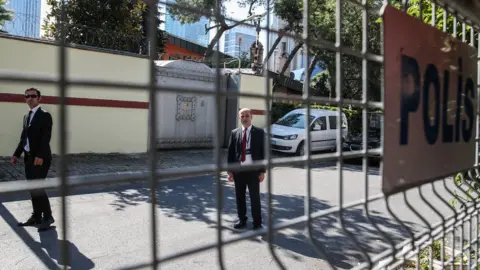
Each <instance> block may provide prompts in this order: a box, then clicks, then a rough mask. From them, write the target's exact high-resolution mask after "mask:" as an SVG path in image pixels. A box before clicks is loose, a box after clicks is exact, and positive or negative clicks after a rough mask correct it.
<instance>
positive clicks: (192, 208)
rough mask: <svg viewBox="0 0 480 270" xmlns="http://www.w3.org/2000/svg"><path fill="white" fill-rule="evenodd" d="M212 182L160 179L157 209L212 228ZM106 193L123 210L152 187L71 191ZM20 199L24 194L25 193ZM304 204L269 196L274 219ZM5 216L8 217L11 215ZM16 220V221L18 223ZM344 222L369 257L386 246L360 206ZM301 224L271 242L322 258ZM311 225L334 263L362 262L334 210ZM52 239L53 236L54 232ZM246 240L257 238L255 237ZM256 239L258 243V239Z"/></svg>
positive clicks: (228, 198)
mask: <svg viewBox="0 0 480 270" xmlns="http://www.w3.org/2000/svg"><path fill="white" fill-rule="evenodd" d="M216 185H217V183H216V181H215V180H214V178H213V177H212V176H200V177H193V178H188V179H179V180H174V181H168V182H163V183H160V184H158V186H157V193H156V194H157V197H156V201H157V203H158V204H159V206H158V207H159V208H160V209H161V211H162V213H163V214H164V215H166V216H168V217H172V218H177V219H181V220H184V221H201V222H204V223H206V224H209V225H210V226H211V227H216V225H217V222H216V218H215V217H216V206H217V201H216V200H217V198H216ZM222 185H223V187H224V188H223V196H222V199H223V205H224V207H223V209H222V214H225V215H229V216H231V217H236V202H235V193H234V189H233V185H232V184H231V183H229V182H227V181H224V180H222ZM105 192H106V193H109V194H112V195H114V196H115V199H114V201H112V203H111V205H112V207H113V208H114V209H115V210H117V211H122V210H123V209H125V208H127V207H131V206H136V205H140V204H144V203H150V201H151V200H150V189H149V188H148V184H144V183H136V184H127V185H118V186H107V187H96V188H92V187H83V188H76V189H75V190H71V192H70V195H77V194H93V193H105ZM22 196H24V195H22ZM49 196H50V197H56V196H59V195H58V192H49ZM19 197H21V196H18V195H16V196H14V197H13V195H9V196H8V197H3V198H2V199H1V200H0V201H12V200H19V199H20V198H19ZM24 197H26V195H25V196H24ZM24 199H25V198H24ZM261 200H262V214H263V220H264V225H265V226H266V220H267V216H266V215H267V194H266V193H262V194H261ZM311 203H312V211H313V212H316V211H320V210H327V209H330V208H332V207H333V206H332V205H331V204H329V203H328V202H326V201H323V200H320V199H317V198H312V199H311ZM304 204H305V197H304V196H300V195H288V194H273V195H272V205H273V209H274V210H273V220H274V222H279V221H288V220H291V219H293V218H296V217H300V216H303V215H304ZM2 207H3V206H2ZM247 208H248V212H247V213H248V215H250V203H249V198H247ZM3 209H4V210H3V211H2V210H1V209H0V213H1V215H2V216H3V217H4V218H6V217H5V215H4V213H5V210H6V209H5V207H3ZM7 211H8V210H7ZM9 215H10V216H11V214H9ZM370 216H371V219H372V220H373V222H374V223H375V224H377V225H379V226H380V227H382V229H384V230H385V231H386V230H387V229H388V234H389V236H390V237H391V238H392V240H394V242H395V243H396V244H397V243H399V242H400V241H401V240H404V239H405V238H406V237H408V234H407V232H406V231H405V230H403V229H402V227H401V226H400V224H398V223H396V222H395V221H394V220H393V219H392V218H389V217H387V216H385V215H383V214H381V213H380V212H374V211H372V212H370ZM11 218H12V217H11ZM6 219H7V218H6ZM250 220H251V219H250ZM14 224H16V221H15V222H14ZM404 224H405V225H406V226H408V227H409V228H410V229H412V230H413V231H416V230H417V229H420V228H419V226H418V225H416V224H414V223H410V222H404ZM224 225H225V226H231V224H228V223H224ZM249 225H251V224H249ZM344 225H345V227H346V229H347V230H349V231H350V232H351V233H352V234H354V235H355V237H356V240H357V241H358V242H360V243H361V248H362V249H364V250H365V251H367V252H368V253H369V254H371V255H373V254H379V253H381V252H382V251H385V250H386V249H387V248H388V247H389V245H387V243H386V241H385V240H384V239H382V238H381V235H380V233H379V232H378V231H377V229H376V228H375V227H374V226H373V225H372V224H371V223H370V222H369V221H368V220H367V219H366V217H365V215H364V212H363V210H362V209H347V210H344ZM15 226H16V225H15ZM304 226H305V225H303V226H294V227H292V228H290V229H288V230H282V231H279V232H277V233H275V236H274V245H275V246H276V247H280V248H282V249H285V250H287V251H290V252H288V254H290V255H289V256H291V257H293V258H294V259H297V260H301V256H307V257H311V258H318V259H322V260H326V258H324V257H322V256H319V255H318V254H317V253H316V252H315V249H314V248H313V247H312V245H311V241H310V239H309V236H308V235H307V234H305V227H304ZM312 228H313V230H312V239H313V240H314V241H315V242H317V243H320V244H322V245H323V246H324V248H325V250H327V251H328V258H329V259H330V261H331V262H332V263H333V265H334V266H335V267H338V268H351V267H352V266H353V265H352V262H355V263H357V262H362V261H364V259H363V257H362V255H361V252H360V250H359V249H358V248H357V247H356V246H355V245H354V243H353V242H352V240H351V239H350V238H349V237H348V236H347V235H346V234H345V233H344V231H343V230H342V229H341V226H340V223H339V221H338V214H330V215H325V216H322V217H320V218H317V219H315V220H314V221H313V223H312ZM14 229H16V230H17V231H18V230H23V229H17V227H15V228H14ZM23 231H24V230H23ZM47 233H48V232H47ZM17 234H19V235H20V236H21V233H19V232H17ZM23 234H26V235H27V236H28V237H30V236H29V235H28V233H26V232H23ZM21 237H22V236H21ZM51 238H52V239H55V237H54V236H52V237H51ZM22 239H24V241H26V242H27V244H28V241H32V240H31V239H30V240H29V239H26V238H25V237H22ZM25 239H26V240H25ZM264 240H266V239H264ZM249 241H255V239H252V240H249ZM256 241H258V238H257V239H256ZM29 246H30V248H31V249H32V250H34V249H38V248H39V247H38V246H32V244H30V245H29ZM72 246H73V245H72ZM55 252H56V251H53V253H52V254H55ZM43 254H44V253H43ZM49 254H50V253H49ZM78 254H80V253H78ZM37 256H39V255H37ZM51 256H53V255H51ZM72 256H73V255H72ZM287 256H288V255H287ZM39 257H40V256H39ZM79 257H81V256H79ZM78 261H79V263H80V262H83V263H84V265H85V267H87V266H89V265H91V264H90V262H89V261H88V259H86V258H83V259H78ZM92 264H93V263H92ZM85 269H87V268H85Z"/></svg>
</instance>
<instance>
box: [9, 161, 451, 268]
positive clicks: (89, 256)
mask: <svg viewBox="0 0 480 270" xmlns="http://www.w3.org/2000/svg"><path fill="white" fill-rule="evenodd" d="M179 160H180V159H179ZM198 162H200V161H198ZM210 162H211V161H207V163H210ZM311 175H312V205H313V208H314V211H318V210H326V209H329V208H331V207H335V206H338V205H339V203H338V195H339V192H338V191H339V181H338V170H337V169H336V168H335V166H326V165H324V166H318V168H315V169H313V170H312V174H311ZM305 179H306V171H305V170H304V169H301V168H293V167H278V168H274V170H273V171H272V175H271V176H270V177H268V179H267V181H272V186H273V195H272V200H273V205H274V212H273V217H274V220H275V221H288V220H291V219H293V218H295V217H298V216H301V215H303V213H304V199H305V192H306V185H305ZM369 179H370V184H369V187H368V190H369V192H370V194H372V195H373V194H377V193H379V192H380V189H381V183H380V177H379V176H378V172H377V171H375V170H372V172H371V173H370V177H369ZM343 183H344V185H343V188H344V200H345V203H348V202H351V201H356V200H360V199H362V198H363V196H364V194H363V193H364V188H363V187H364V180H363V175H362V173H361V172H359V171H358V167H355V166H347V167H346V168H345V170H344V172H343ZM438 184H439V186H440V183H438ZM222 186H223V190H224V194H223V201H224V207H223V209H222V220H223V221H224V222H223V223H224V226H226V229H225V230H224V232H223V237H224V239H231V238H232V237H236V236H238V234H239V233H238V232H235V231H233V230H231V229H229V227H230V225H231V222H233V221H235V212H236V211H235V199H234V193H233V187H232V185H231V184H230V183H229V182H228V181H226V179H225V178H222ZM215 190H216V184H215V181H214V179H213V178H212V177H211V176H202V177H195V178H185V179H180V180H175V181H171V182H165V183H162V184H161V185H159V191H158V193H157V201H158V202H159V204H160V205H159V206H157V207H156V211H157V214H158V221H159V222H158V230H159V240H158V241H157V244H158V247H159V250H160V253H161V256H168V255H171V254H175V253H178V252H182V251H185V250H187V249H190V248H193V247H198V246H201V245H205V244H210V243H215V241H216V228H217V222H216V213H217V211H216V197H215ZM439 191H440V193H441V194H444V196H445V197H446V198H449V197H448V196H449V195H445V191H444V189H443V188H441V187H440V188H439ZM261 192H262V201H263V208H264V214H266V210H267V209H266V207H267V205H266V200H267V197H266V194H267V190H266V182H264V183H262V185H261ZM149 194H150V193H149V189H148V188H146V187H145V186H143V185H142V184H135V185H129V186H122V187H116V188H112V187H110V188H108V187H107V188H102V189H99V188H97V189H90V188H84V189H80V190H77V193H76V194H75V195H72V196H69V197H68V209H69V216H68V220H69V225H68V232H69V238H68V246H69V248H70V252H71V257H72V258H73V265H74V269H92V268H95V269H115V268H117V267H119V266H121V265H132V264H136V263H143V262H147V260H149V258H150V256H149V255H150V248H149V247H150V238H149V236H150V233H149V230H150V221H149V214H150V207H151V204H150V201H149ZM52 196H53V198H52V207H53V210H54V213H55V218H56V219H57V223H56V224H57V228H56V230H53V231H49V232H43V233H40V234H39V233H38V232H37V231H36V230H35V229H33V228H26V229H23V228H17V227H16V226H15V224H16V222H17V220H23V219H24V218H26V217H27V216H28V215H29V214H30V211H31V206H30V202H29V201H28V200H26V199H27V197H26V196H24V197H19V196H18V195H17V196H13V195H12V196H8V197H5V196H4V197H2V200H3V202H4V203H3V204H1V205H0V215H1V216H2V217H3V219H0V257H1V258H2V269H3V268H4V269H22V270H23V269H48V268H50V269H53V268H54V267H56V266H57V265H61V264H62V261H61V259H60V249H59V245H58V244H60V243H62V242H63V240H61V233H62V230H61V225H60V198H58V197H55V196H56V195H55V194H52ZM407 196H408V198H409V201H410V202H412V204H413V205H414V206H415V208H416V209H417V210H418V211H420V212H421V214H422V216H423V217H424V218H426V219H428V220H429V221H438V218H437V217H436V216H435V214H434V213H433V212H432V211H431V210H430V209H428V208H427V206H426V205H425V204H424V203H423V202H422V201H421V200H420V199H419V197H418V191H411V192H408V193H407ZM425 196H426V197H427V198H429V200H430V201H431V202H432V203H433V204H434V205H436V206H438V207H439V210H440V211H442V212H443V213H445V214H447V213H449V212H448V211H446V208H445V207H441V206H442V203H441V202H439V200H438V199H435V197H434V196H433V195H432V192H431V190H430V189H429V188H425ZM391 200H392V205H393V206H394V208H395V210H394V211H395V212H396V213H397V214H398V216H399V217H400V218H401V219H402V220H404V221H405V224H406V225H408V226H412V228H415V229H420V228H422V226H423V225H421V224H422V223H421V222H420V220H418V218H415V216H414V215H413V214H412V212H411V211H409V210H408V209H407V208H406V206H405V203H404V201H403V198H402V197H401V196H394V197H393V198H391ZM369 206H370V210H371V216H372V220H373V221H374V222H375V223H376V224H378V225H379V226H381V228H382V229H384V230H385V231H388V232H389V234H390V235H391V236H392V238H394V239H395V240H396V241H398V240H400V239H403V238H404V237H405V236H406V234H405V231H404V230H402V229H401V227H400V225H399V224H397V223H396V222H395V221H394V220H393V219H392V218H391V217H390V216H389V215H388V214H387V212H386V209H385V203H384V201H379V202H375V203H370V204H369ZM344 217H345V223H344V224H345V226H346V227H347V229H348V230H350V231H351V232H352V233H354V234H355V236H356V237H357V240H358V241H359V242H360V243H362V247H363V248H364V249H365V250H368V251H369V253H370V254H378V253H379V252H381V251H384V250H385V248H386V247H387V244H386V243H387V242H386V240H384V239H382V237H381V235H380V234H379V233H378V231H377V230H376V229H375V228H374V227H373V226H372V225H371V224H370V223H369V222H368V221H367V219H366V218H365V216H364V215H363V212H362V208H361V207H358V208H354V209H350V210H348V211H346V212H345V213H344ZM312 236H313V239H315V240H317V241H318V242H319V243H321V244H323V245H324V247H325V248H326V250H327V251H328V254H329V257H330V258H331V259H332V261H333V264H334V265H335V266H336V267H338V268H342V269H348V268H351V267H352V266H354V265H356V264H357V263H358V262H360V261H362V257H361V255H360V252H359V250H358V248H356V247H355V245H354V244H353V243H352V241H350V240H349V238H348V237H347V236H346V235H345V233H344V232H343V231H342V230H341V229H340V224H339V222H338V219H337V217H336V216H335V215H327V216H324V217H321V218H319V219H318V220H316V221H315V222H314V223H313V235H312ZM274 250H275V252H277V254H278V256H279V257H280V259H281V260H282V262H283V263H284V264H285V265H286V266H287V267H288V268H289V269H328V264H327V263H326V261H325V260H324V259H325V258H324V257H322V256H319V255H317V254H316V253H315V251H314V249H313V248H312V246H311V245H310V243H309V241H308V238H307V237H306V236H305V231H304V227H302V226H295V227H293V228H289V229H285V230H282V231H280V232H278V233H277V234H276V236H275V243H274ZM224 262H225V266H226V268H227V269H278V267H277V266H276V265H275V261H274V259H273V257H272V256H271V254H270V252H269V249H268V245H267V242H266V239H265V238H263V237H257V238H255V239H252V240H245V241H241V242H238V243H235V244H232V245H228V246H227V247H225V250H224ZM216 265H217V253H216V251H215V250H211V251H206V252H203V253H200V254H196V255H194V256H189V257H186V258H183V259H180V260H174V261H171V262H168V263H167V264H165V265H164V266H163V267H162V269H216Z"/></svg>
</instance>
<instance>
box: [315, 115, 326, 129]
mask: <svg viewBox="0 0 480 270" xmlns="http://www.w3.org/2000/svg"><path fill="white" fill-rule="evenodd" d="M313 126H314V127H318V126H320V130H326V129H327V118H325V116H322V117H319V118H318V119H317V120H315V121H314V122H313Z"/></svg>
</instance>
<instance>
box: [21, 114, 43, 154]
mask: <svg viewBox="0 0 480 270" xmlns="http://www.w3.org/2000/svg"><path fill="white" fill-rule="evenodd" d="M38 108H40V105H37V106H36V107H34V108H33V109H31V110H30V111H32V114H31V115H30V119H26V120H25V123H24V125H25V124H26V123H29V124H28V126H30V123H31V121H32V119H33V116H34V115H35V113H36V112H37V110H38ZM27 116H28V115H27ZM27 121H28V122H27ZM25 136H26V139H27V144H25V148H24V149H25V151H27V152H30V143H29V141H28V136H27V133H25Z"/></svg>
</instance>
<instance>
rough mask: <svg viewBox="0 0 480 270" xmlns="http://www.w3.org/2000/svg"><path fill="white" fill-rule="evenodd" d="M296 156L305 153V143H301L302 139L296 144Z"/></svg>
mask: <svg viewBox="0 0 480 270" xmlns="http://www.w3.org/2000/svg"><path fill="white" fill-rule="evenodd" d="M296 154H297V156H304V155H305V144H304V143H303V141H301V142H300V143H299V144H298V147H297V153H296Z"/></svg>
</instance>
